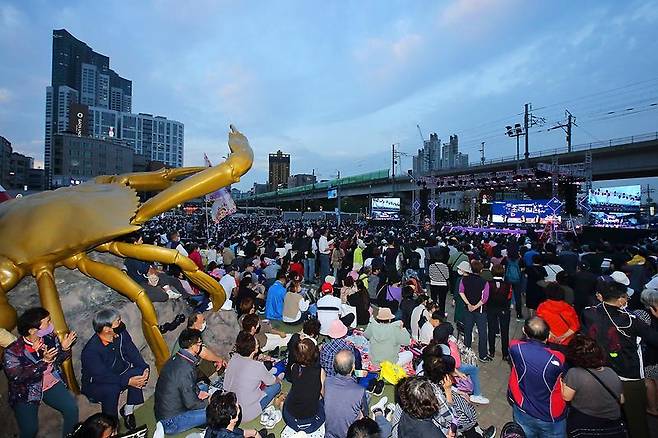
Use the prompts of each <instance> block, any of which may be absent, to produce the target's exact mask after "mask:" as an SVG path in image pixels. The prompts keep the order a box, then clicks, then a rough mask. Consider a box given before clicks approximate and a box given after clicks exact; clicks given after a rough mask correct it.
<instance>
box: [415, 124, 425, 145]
mask: <svg viewBox="0 0 658 438" xmlns="http://www.w3.org/2000/svg"><path fill="white" fill-rule="evenodd" d="M416 128H418V133H419V134H420V141H421V142H422V143H421V145H422V144H424V143H425V136H424V135H423V131H421V130H420V125H416Z"/></svg>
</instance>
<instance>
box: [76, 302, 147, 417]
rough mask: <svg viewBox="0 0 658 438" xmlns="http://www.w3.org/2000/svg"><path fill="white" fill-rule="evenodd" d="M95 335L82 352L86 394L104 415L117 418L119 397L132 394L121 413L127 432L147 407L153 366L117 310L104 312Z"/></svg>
mask: <svg viewBox="0 0 658 438" xmlns="http://www.w3.org/2000/svg"><path fill="white" fill-rule="evenodd" d="M93 327H94V332H96V334H95V335H94V336H92V338H91V339H89V341H88V342H87V344H86V345H85V347H84V348H83V350H82V355H81V359H82V393H83V394H84V395H86V396H87V398H89V400H90V401H93V402H98V403H100V404H101V406H102V410H103V413H104V414H108V415H113V416H117V410H118V404H119V395H120V394H121V393H122V392H123V391H125V390H128V394H127V400H126V404H125V405H123V406H122V407H121V410H119V413H120V414H121V416H122V417H123V420H124V423H125V425H126V428H128V429H130V430H132V429H135V428H136V426H137V425H136V421H135V416H134V414H133V411H134V410H135V406H136V405H140V404H142V403H144V395H143V394H142V388H144V386H146V383H147V382H148V378H149V366H148V365H147V364H146V362H145V361H144V359H143V358H142V356H141V355H140V354H139V350H138V349H137V347H136V346H135V344H134V343H133V340H132V339H131V337H130V335H129V334H128V332H127V331H126V326H125V324H124V323H123V322H121V317H120V316H119V314H118V312H117V311H116V310H114V309H103V310H100V311H99V312H97V313H96V315H95V316H94V320H93Z"/></svg>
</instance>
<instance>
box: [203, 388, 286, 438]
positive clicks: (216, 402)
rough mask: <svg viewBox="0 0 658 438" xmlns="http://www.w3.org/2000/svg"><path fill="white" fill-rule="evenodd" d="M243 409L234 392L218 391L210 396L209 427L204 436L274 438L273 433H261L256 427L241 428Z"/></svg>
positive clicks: (214, 437) (207, 417) (216, 437)
mask: <svg viewBox="0 0 658 438" xmlns="http://www.w3.org/2000/svg"><path fill="white" fill-rule="evenodd" d="M241 411H242V409H241V408H240V405H239V404H238V398H237V397H236V395H235V393H233V392H225V393H222V392H220V391H217V392H216V393H214V394H213V395H212V397H211V398H210V403H209V404H208V407H207V408H206V420H207V422H208V428H207V429H206V434H205V436H204V438H241V437H255V438H270V436H271V438H274V435H273V434H267V433H259V432H258V431H257V430H254V429H244V430H243V429H240V428H239V427H238V426H239V425H240V422H241V420H242V412H241Z"/></svg>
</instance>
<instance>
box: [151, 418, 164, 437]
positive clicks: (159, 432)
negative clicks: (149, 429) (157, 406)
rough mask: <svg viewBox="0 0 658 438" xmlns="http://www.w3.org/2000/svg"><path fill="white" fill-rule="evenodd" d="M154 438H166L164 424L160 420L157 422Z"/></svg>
mask: <svg viewBox="0 0 658 438" xmlns="http://www.w3.org/2000/svg"><path fill="white" fill-rule="evenodd" d="M153 438H165V433H164V426H163V425H162V423H160V422H159V421H158V422H157V423H155V432H153Z"/></svg>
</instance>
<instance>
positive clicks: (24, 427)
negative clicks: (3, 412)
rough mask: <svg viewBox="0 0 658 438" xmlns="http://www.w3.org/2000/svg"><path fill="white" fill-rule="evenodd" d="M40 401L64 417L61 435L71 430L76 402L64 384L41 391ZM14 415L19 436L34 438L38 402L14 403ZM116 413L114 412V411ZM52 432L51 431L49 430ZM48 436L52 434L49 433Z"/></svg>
mask: <svg viewBox="0 0 658 438" xmlns="http://www.w3.org/2000/svg"><path fill="white" fill-rule="evenodd" d="M42 401H43V402H44V403H45V404H47V405H48V406H50V407H51V408H54V409H56V410H58V411H59V412H60V413H61V414H62V417H64V425H63V427H62V436H63V437H66V436H68V435H69V434H70V433H71V432H73V427H74V426H75V424H76V423H77V422H78V403H77V402H76V401H75V397H73V394H71V393H70V392H69V390H68V389H66V385H64V383H62V382H58V383H57V384H56V385H55V386H53V387H52V388H50V389H49V390H47V391H44V393H43V399H42ZM14 415H16V422H17V423H18V430H19V431H20V438H34V437H35V436H37V432H38V431H39V418H38V417H39V403H16V404H15V405H14ZM114 415H116V412H115V413H114ZM51 432H52V431H51ZM48 435H49V436H52V435H54V434H52V433H49V434H48Z"/></svg>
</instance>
